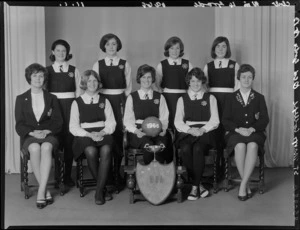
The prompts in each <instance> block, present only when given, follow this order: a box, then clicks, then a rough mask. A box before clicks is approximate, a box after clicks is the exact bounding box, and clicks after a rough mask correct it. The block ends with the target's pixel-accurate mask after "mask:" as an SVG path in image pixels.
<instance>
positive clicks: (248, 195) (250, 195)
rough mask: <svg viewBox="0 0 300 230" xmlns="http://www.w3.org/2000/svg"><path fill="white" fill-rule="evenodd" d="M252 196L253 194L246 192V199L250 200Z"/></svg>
mask: <svg viewBox="0 0 300 230" xmlns="http://www.w3.org/2000/svg"><path fill="white" fill-rule="evenodd" d="M252 196H253V194H252V192H251V190H250V192H248V191H247V198H248V199H249V198H251V197H252Z"/></svg>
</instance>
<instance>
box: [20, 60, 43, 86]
mask: <svg viewBox="0 0 300 230" xmlns="http://www.w3.org/2000/svg"><path fill="white" fill-rule="evenodd" d="M40 72H41V73H43V74H44V85H45V84H46V83H47V81H48V70H47V69H46V68H45V67H44V66H42V65H40V64H38V63H33V64H31V65H29V66H28V67H26V69H25V78H26V81H27V82H28V84H29V85H31V75H32V74H35V73H40Z"/></svg>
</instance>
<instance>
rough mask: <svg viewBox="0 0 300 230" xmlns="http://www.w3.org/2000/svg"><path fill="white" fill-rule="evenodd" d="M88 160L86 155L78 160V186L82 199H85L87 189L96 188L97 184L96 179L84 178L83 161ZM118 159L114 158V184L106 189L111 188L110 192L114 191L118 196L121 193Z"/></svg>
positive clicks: (82, 155)
mask: <svg viewBox="0 0 300 230" xmlns="http://www.w3.org/2000/svg"><path fill="white" fill-rule="evenodd" d="M85 159H86V157H85V155H84V154H81V155H80V157H79V158H78V159H77V160H76V174H77V179H76V180H77V181H76V186H77V188H78V187H79V192H80V197H84V195H85V188H86V187H95V186H96V184H97V182H96V180H95V179H94V178H91V177H90V178H89V177H84V173H83V167H84V166H83V161H84V160H85ZM118 161H119V160H118V157H113V162H112V164H113V175H114V176H113V178H114V184H113V185H107V186H106V187H111V188H110V190H111V189H112V190H114V191H115V193H116V194H118V193H119V192H120V184H119V173H118V169H117V168H118V165H119V163H118Z"/></svg>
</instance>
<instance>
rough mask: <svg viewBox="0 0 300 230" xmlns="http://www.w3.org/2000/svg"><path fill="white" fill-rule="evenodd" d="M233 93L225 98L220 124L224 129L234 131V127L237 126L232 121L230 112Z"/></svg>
mask: <svg viewBox="0 0 300 230" xmlns="http://www.w3.org/2000/svg"><path fill="white" fill-rule="evenodd" d="M233 95H234V94H231V95H229V96H228V97H227V98H226V100H225V105H224V110H223V116H222V124H223V126H224V128H225V130H226V131H234V130H235V129H236V128H238V125H237V124H236V123H235V122H233V120H232V118H233V114H232V100H233Z"/></svg>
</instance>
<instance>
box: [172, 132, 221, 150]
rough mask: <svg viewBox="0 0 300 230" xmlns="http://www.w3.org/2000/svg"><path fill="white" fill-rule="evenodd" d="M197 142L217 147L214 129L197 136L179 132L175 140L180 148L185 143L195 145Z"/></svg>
mask: <svg viewBox="0 0 300 230" xmlns="http://www.w3.org/2000/svg"><path fill="white" fill-rule="evenodd" d="M196 142H201V143H203V144H207V145H209V146H212V147H216V146H217V143H216V138H215V132H214V130H213V131H210V132H208V133H204V134H203V135H202V136H200V137H195V136H192V135H191V134H188V133H179V134H178V136H177V137H176V140H175V146H176V147H177V148H180V146H181V145H183V144H184V145H186V144H189V145H193V144H194V143H196Z"/></svg>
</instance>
